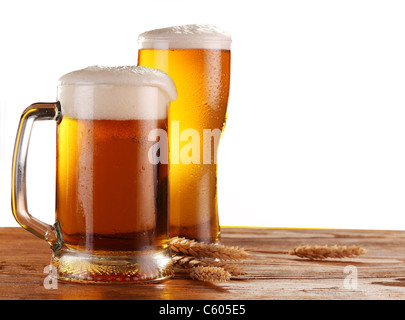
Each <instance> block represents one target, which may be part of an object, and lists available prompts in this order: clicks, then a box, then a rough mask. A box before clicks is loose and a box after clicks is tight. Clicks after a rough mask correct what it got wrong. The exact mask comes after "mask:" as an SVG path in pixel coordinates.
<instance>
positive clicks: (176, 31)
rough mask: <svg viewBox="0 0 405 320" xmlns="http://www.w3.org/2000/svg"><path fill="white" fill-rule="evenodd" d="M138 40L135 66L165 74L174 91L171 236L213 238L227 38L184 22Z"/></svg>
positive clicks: (216, 231)
mask: <svg viewBox="0 0 405 320" xmlns="http://www.w3.org/2000/svg"><path fill="white" fill-rule="evenodd" d="M138 43H139V47H140V50H139V52H138V65H140V66H146V67H151V68H157V69H161V70H163V71H164V72H166V73H167V74H169V76H170V77H171V78H172V79H173V81H174V82H175V84H176V88H177V92H178V97H177V100H176V101H175V102H174V103H172V104H171V107H170V109H169V145H170V169H169V189H170V192H169V195H170V210H169V211H170V236H180V237H186V238H190V239H195V240H198V241H205V242H217V241H219V240H220V226H219V220H218V205H217V147H218V142H219V138H220V136H221V134H222V131H223V129H224V126H225V121H226V112H227V103H228V95H229V81H230V45H231V37H230V36H229V35H228V34H227V33H226V32H224V31H222V30H220V29H219V28H217V27H215V26H211V25H185V26H177V27H170V28H164V29H158V30H152V31H148V32H145V33H143V34H141V35H140V36H139V38H138Z"/></svg>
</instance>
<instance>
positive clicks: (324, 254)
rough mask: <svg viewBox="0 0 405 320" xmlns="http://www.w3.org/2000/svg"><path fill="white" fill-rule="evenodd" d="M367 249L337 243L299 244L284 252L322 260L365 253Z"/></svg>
mask: <svg viewBox="0 0 405 320" xmlns="http://www.w3.org/2000/svg"><path fill="white" fill-rule="evenodd" d="M366 252H367V251H366V250H365V249H363V248H361V247H359V246H339V245H332V246H329V245H323V246H321V245H301V246H298V247H295V248H294V249H292V250H288V251H287V252H286V253H288V254H290V255H296V256H298V257H300V258H307V259H310V260H324V259H328V258H336V259H342V258H352V257H356V256H360V255H362V254H365V253H366Z"/></svg>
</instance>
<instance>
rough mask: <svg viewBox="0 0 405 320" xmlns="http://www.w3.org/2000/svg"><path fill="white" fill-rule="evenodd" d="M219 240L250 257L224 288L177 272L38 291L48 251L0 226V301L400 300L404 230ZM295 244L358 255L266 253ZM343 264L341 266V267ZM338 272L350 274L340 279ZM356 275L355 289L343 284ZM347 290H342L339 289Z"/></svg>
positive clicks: (233, 231) (249, 233) (264, 232)
mask: <svg viewBox="0 0 405 320" xmlns="http://www.w3.org/2000/svg"><path fill="white" fill-rule="evenodd" d="M222 234H223V235H222V242H223V243H224V244H226V245H230V246H239V247H243V248H246V249H249V250H255V251H262V252H252V257H251V259H249V260H245V261H243V262H242V263H241V264H242V265H243V267H244V268H245V270H246V271H247V274H246V275H243V276H238V277H234V278H232V279H231V280H230V281H228V282H225V283H207V282H202V281H196V280H191V279H189V278H188V277H187V276H186V275H184V274H176V275H175V277H174V278H171V279H169V280H166V281H164V282H162V283H159V284H141V285H136V284H108V285H105V284H104V285H100V284H72V283H63V282H60V281H59V282H58V283H57V285H58V286H57V289H46V288H45V287H44V285H43V282H44V279H45V277H46V274H45V273H44V268H45V267H46V266H47V265H48V264H49V262H50V257H51V251H50V249H49V247H48V245H47V244H46V243H45V242H43V241H41V240H39V239H37V238H36V237H35V236H33V235H31V234H29V233H28V232H26V231H24V230H22V229H21V228H0V299H10V300H14V299H34V300H35V299H73V300H75V299H82V300H85V299H97V300H98V299H109V300H113V299H137V300H145V299H148V300H161V299H162V300H163V299H165V300H166V299H170V300H196V299H198V300H205V299H210V300H212V299H225V300H242V299H244V300H251V299H255V300H263V299H266V300H267V299H401V300H402V299H404V298H405V250H404V248H405V232H403V231H377V230H312V229H260V228H222ZM300 244H341V245H354V244H356V245H360V246H361V247H363V248H365V249H367V250H368V253H367V254H366V255H364V256H361V257H357V258H346V259H340V260H337V259H335V260H325V261H312V260H306V259H302V258H298V257H296V256H290V255H286V254H277V253H266V251H280V250H287V249H292V248H294V247H296V246H297V245H300ZM348 266H349V267H348ZM345 267H348V268H350V269H349V271H350V272H351V273H345ZM353 271H355V272H357V287H353V285H354V284H355V283H354V282H353V281H352V282H346V285H345V279H346V278H347V277H348V276H353V275H354V274H353ZM347 284H349V286H348V285H347Z"/></svg>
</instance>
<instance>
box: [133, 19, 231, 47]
mask: <svg viewBox="0 0 405 320" xmlns="http://www.w3.org/2000/svg"><path fill="white" fill-rule="evenodd" d="M231 42H232V38H231V36H230V34H229V33H228V32H226V31H225V30H222V29H221V28H219V27H216V26H214V25H210V24H189V25H183V26H173V27H168V28H162V29H156V30H150V31H147V32H144V33H142V34H140V35H139V37H138V44H139V46H140V49H220V50H230V49H231Z"/></svg>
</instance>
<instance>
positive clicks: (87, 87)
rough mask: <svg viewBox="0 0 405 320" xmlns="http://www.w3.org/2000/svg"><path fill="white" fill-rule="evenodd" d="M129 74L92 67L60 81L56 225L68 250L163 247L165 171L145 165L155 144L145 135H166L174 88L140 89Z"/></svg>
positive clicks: (165, 167)
mask: <svg viewBox="0 0 405 320" xmlns="http://www.w3.org/2000/svg"><path fill="white" fill-rule="evenodd" d="M132 73H133V72H132V71H131V69H130V68H128V70H126V69H125V68H124V69H122V70H120V69H118V70H112V71H111V70H109V69H103V68H101V69H100V68H96V67H94V68H93V69H92V68H89V69H85V70H84V71H82V72H81V73H80V72H79V73H76V74H70V75H69V74H68V75H66V76H65V77H64V78H62V79H61V85H60V86H59V100H60V101H61V105H62V114H63V118H62V121H61V122H60V123H59V124H58V128H57V130H58V133H57V137H58V139H57V173H56V181H57V188H56V190H57V192H56V220H57V221H58V223H59V225H60V227H61V233H62V237H63V242H64V244H66V246H68V247H69V248H72V249H75V250H87V251H91V252H114V251H117V252H134V251H144V252H146V251H148V250H150V251H154V250H158V249H159V248H162V247H167V240H168V198H167V188H168V165H167V164H165V163H162V162H159V163H151V161H150V160H149V158H148V152H149V150H150V148H151V147H152V145H153V144H154V143H156V141H150V139H148V135H149V133H150V131H151V130H154V129H162V130H166V131H167V126H168V122H167V102H166V101H170V99H169V98H167V97H166V96H170V95H171V98H173V95H174V94H173V88H171V87H169V88H166V87H165V86H164V83H163V86H162V87H161V88H159V84H157V85H156V83H155V82H156V81H155V80H153V79H152V80H151V85H150V86H148V85H149V84H148V78H147V77H146V80H145V78H142V79H143V80H142V81H146V83H145V82H140V83H139V85H142V86H138V85H137V82H138V80H137V79H133V74H132ZM106 78H107V79H106ZM83 79H84V80H83ZM98 81H100V83H98ZM106 81H107V82H108V81H109V82H110V84H104V83H105V82H106ZM83 82H84V84H83ZM133 82H134V83H133ZM162 88H163V90H162ZM156 92H157V93H156ZM156 97H158V99H156Z"/></svg>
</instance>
